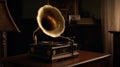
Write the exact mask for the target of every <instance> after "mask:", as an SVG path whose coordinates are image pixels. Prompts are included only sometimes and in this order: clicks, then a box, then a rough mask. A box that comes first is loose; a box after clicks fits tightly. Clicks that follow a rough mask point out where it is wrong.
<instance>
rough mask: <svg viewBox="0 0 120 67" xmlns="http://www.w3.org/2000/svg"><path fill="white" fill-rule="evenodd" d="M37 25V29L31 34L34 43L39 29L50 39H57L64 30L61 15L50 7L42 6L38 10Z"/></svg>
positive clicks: (63, 21)
mask: <svg viewBox="0 0 120 67" xmlns="http://www.w3.org/2000/svg"><path fill="white" fill-rule="evenodd" d="M37 23H38V28H37V29H36V30H35V31H34V32H33V37H34V40H35V43H37V42H36V41H37V36H36V35H35V33H36V32H37V31H38V30H39V29H41V30H42V31H43V33H45V34H46V35H48V36H50V37H59V36H60V35H61V34H62V33H63V32H64V30H65V20H64V17H63V16H62V13H61V12H60V11H59V9H57V8H56V7H53V6H51V5H44V6H43V7H41V8H40V9H39V10H38V14H37Z"/></svg>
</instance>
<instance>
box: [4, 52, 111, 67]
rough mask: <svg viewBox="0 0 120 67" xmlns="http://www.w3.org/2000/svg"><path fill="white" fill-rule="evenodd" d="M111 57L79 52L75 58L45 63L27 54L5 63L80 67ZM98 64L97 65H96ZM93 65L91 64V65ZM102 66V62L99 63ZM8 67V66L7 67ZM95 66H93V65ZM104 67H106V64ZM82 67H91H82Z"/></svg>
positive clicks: (41, 66) (40, 66)
mask: <svg viewBox="0 0 120 67" xmlns="http://www.w3.org/2000/svg"><path fill="white" fill-rule="evenodd" d="M109 56H110V55H109V54H105V53H96V52H89V51H79V56H77V57H74V58H67V59H62V60H60V61H56V62H43V61H41V60H31V59H29V58H28V55H27V54H21V55H17V56H12V57H8V58H5V59H4V61H3V62H4V63H5V64H7V63H9V64H13V65H16V66H15V67H19V66H20V67H21V66H22V67H66V66H70V67H72V66H78V65H83V64H85V65H86V64H89V63H90V62H94V61H97V60H101V59H105V58H108V57H109ZM95 64H97V63H95ZM90 65H91V64H90ZM99 65H101V62H100V63H99ZM6 66H7V65H6ZM92 66H93V64H92ZM104 66H106V65H105V64H104ZM82 67H90V66H89V65H88V66H82ZM98 67H99V66H98Z"/></svg>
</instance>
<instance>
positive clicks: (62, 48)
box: [28, 4, 79, 61]
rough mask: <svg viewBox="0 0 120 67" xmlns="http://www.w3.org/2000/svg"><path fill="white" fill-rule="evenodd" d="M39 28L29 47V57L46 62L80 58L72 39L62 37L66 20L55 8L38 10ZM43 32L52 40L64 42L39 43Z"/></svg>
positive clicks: (49, 7) (46, 6) (47, 7)
mask: <svg viewBox="0 0 120 67" xmlns="http://www.w3.org/2000/svg"><path fill="white" fill-rule="evenodd" d="M37 23H38V27H37V29H35V30H34V32H33V40H34V43H32V44H30V46H29V49H28V50H29V52H28V53H29V57H30V58H37V59H41V60H44V61H54V60H60V59H63V58H69V57H75V56H78V54H79V53H78V52H77V44H76V43H74V40H73V39H72V38H71V37H65V36H61V35H62V34H63V32H64V30H65V19H64V17H63V16H62V13H61V12H60V11H59V9H57V8H56V7H54V6H51V5H49V4H48V5H44V6H42V7H41V8H40V9H39V10H38V14H37ZM41 31H42V32H43V33H44V34H46V35H47V36H50V37H51V38H55V39H57V38H61V39H63V40H66V42H62V41H41V42H38V36H37V34H38V32H41Z"/></svg>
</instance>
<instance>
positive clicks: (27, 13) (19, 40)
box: [7, 0, 104, 56]
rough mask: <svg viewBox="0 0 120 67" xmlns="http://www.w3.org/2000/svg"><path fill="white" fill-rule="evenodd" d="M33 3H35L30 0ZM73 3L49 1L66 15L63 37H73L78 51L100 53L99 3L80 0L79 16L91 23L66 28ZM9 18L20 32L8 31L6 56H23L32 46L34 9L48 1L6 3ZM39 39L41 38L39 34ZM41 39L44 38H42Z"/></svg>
mask: <svg viewBox="0 0 120 67" xmlns="http://www.w3.org/2000/svg"><path fill="white" fill-rule="evenodd" d="M33 1H34V0H33ZM73 1H74V0H71V1H70V0H65V1H64V0H51V2H50V4H51V5H53V6H56V7H57V8H59V9H60V10H61V9H66V10H65V11H62V13H63V14H65V15H67V18H65V20H66V30H65V32H64V33H63V35H65V36H75V37H76V38H75V39H74V40H75V42H76V43H78V44H79V46H78V47H79V49H80V50H89V51H96V52H103V51H104V50H103V47H104V46H103V41H102V40H103V39H102V35H103V32H102V25H101V21H100V20H101V19H100V0H79V2H78V3H79V4H78V6H79V8H78V9H79V14H80V16H81V18H92V19H93V21H94V24H87V25H86V24H85V25H84V24H82V25H81V24H79V25H68V23H69V22H68V15H71V14H74V4H73V3H74V2H73ZM90 1H91V2H90ZM7 3H8V7H9V10H10V12H11V15H12V17H13V19H14V21H15V22H16V24H17V26H18V27H19V29H20V30H21V32H20V33H18V32H8V40H7V41H8V55H9V56H11V55H16V54H21V53H26V52H27V49H28V45H29V44H31V43H33V39H32V32H33V31H34V30H35V29H36V28H37V21H36V15H37V10H38V9H39V8H40V7H41V6H43V5H45V4H46V3H47V0H36V1H34V2H32V1H30V0H12V1H11V0H8V1H7ZM41 36H42V35H41ZM43 38H44V37H43Z"/></svg>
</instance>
